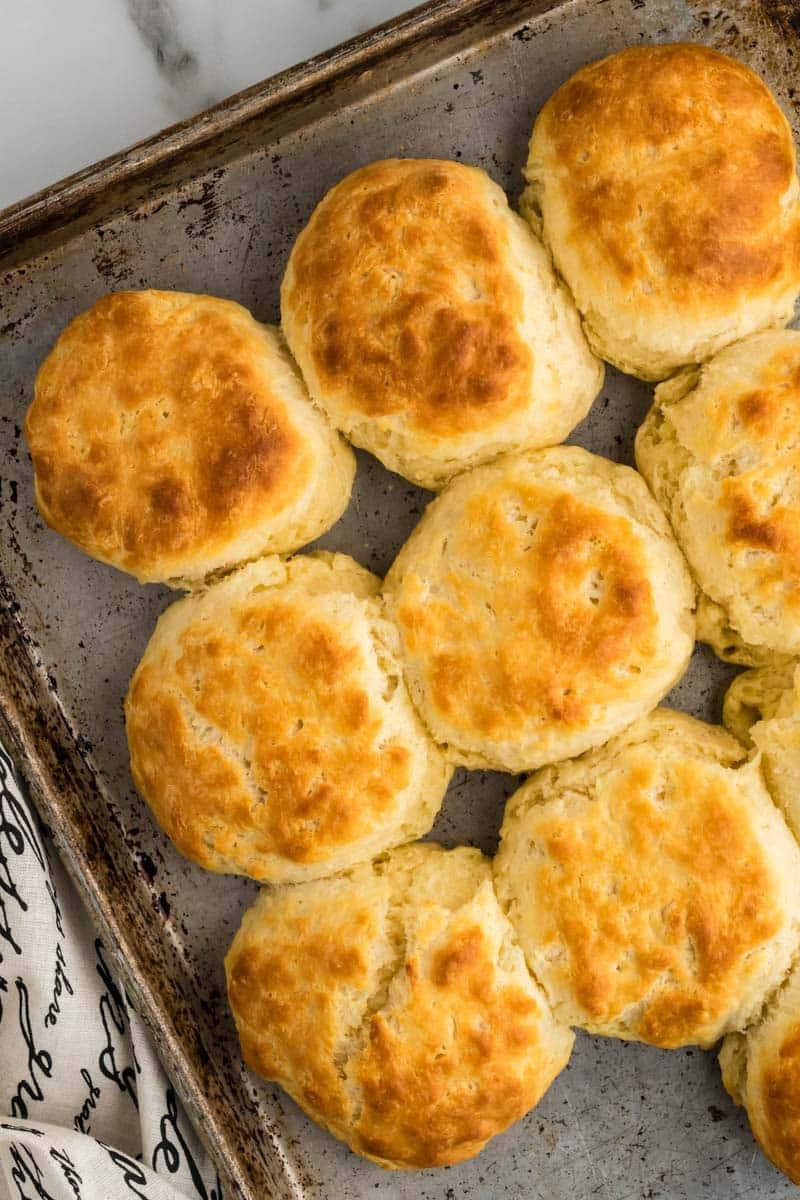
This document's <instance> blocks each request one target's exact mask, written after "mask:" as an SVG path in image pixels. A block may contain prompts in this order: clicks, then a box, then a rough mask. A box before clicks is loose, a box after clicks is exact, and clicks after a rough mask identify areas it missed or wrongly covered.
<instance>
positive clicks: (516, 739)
mask: <svg viewBox="0 0 800 1200" xmlns="http://www.w3.org/2000/svg"><path fill="white" fill-rule="evenodd" d="M385 595H386V599H387V604H388V607H389V611H390V613H391V615H392V616H393V618H394V619H395V621H396V622H397V624H398V626H399V629H400V634H401V641H402V648H403V655H404V661H405V666H406V673H407V678H408V682H409V688H410V691H411V696H412V699H413V700H414V702H415V703H416V704H417V706H418V708H419V711H420V712H421V714H422V716H423V719H424V721H425V723H426V725H427V726H428V728H429V729H430V731H431V733H432V734H433V736H434V737H435V738H436V739H437V740H438V741H439V742H441V743H446V744H447V746H448V753H449V754H450V755H451V756H452V757H453V758H454V759H455V760H457V761H459V762H462V763H464V764H465V765H467V766H490V767H496V768H499V769H501V770H507V771H524V770H530V769H533V768H535V767H539V766H542V765H543V764H544V763H547V762H555V761H557V760H559V759H562V758H568V757H570V756H572V755H574V754H579V753H581V751H583V750H585V749H587V748H588V747H589V746H595V745H599V744H601V743H602V742H604V741H606V740H607V739H608V738H609V737H611V736H612V735H613V734H615V733H618V732H619V731H620V729H623V728H624V727H625V726H626V725H629V724H630V723H631V722H632V721H634V720H636V719H637V718H638V717H640V716H642V715H643V714H644V713H646V712H648V711H649V710H650V709H651V708H653V706H654V705H655V704H657V703H658V701H659V700H660V699H661V697H662V696H664V695H665V693H666V692H667V691H669V689H670V688H671V687H672V685H673V684H674V683H675V682H676V681H677V679H678V678H679V677H680V675H681V674H682V673H683V671H684V669H685V667H686V664H687V662H688V660H689V656H690V654H691V652H692V648H693V646H694V618H693V614H692V605H693V602H694V592H693V588H692V586H691V582H690V579H689V575H688V572H687V570H686V567H685V564H684V562H683V559H682V557H681V555H680V553H679V551H678V549H677V547H676V546H675V543H674V541H673V539H672V535H671V534H670V531H669V526H668V525H667V522H666V520H665V519H664V517H663V514H662V513H661V512H660V510H659V508H658V506H657V505H656V504H655V502H654V501H653V499H652V497H651V496H650V494H649V492H648V491H647V488H646V486H645V484H644V482H643V480H642V479H641V478H640V477H639V476H638V475H637V474H636V472H635V471H632V470H630V469H629V468H627V467H621V466H618V465H617V464H615V463H611V462H608V461H607V460H606V459H603V458H599V457H597V456H595V455H592V454H588V453H587V452H586V451H585V450H581V449H579V448H578V447H575V446H563V447H557V448H554V449H550V450H540V451H532V452H529V453H527V454H518V455H507V456H505V457H503V458H501V459H499V460H498V461H497V462H496V463H493V464H491V465H489V466H485V467H481V468H478V469H477V470H475V471H472V472H470V473H469V474H467V475H462V476H461V477H460V478H458V479H456V480H454V481H453V482H452V483H451V484H450V486H449V487H448V488H447V490H446V491H445V492H443V493H442V495H441V496H440V497H439V498H438V499H437V500H435V501H434V502H433V503H432V504H431V505H430V506H429V507H428V509H427V511H426V513H425V515H424V516H423V518H422V520H421V522H420V524H419V525H418V526H417V529H416V530H415V531H414V533H413V534H412V535H411V537H410V539H409V540H408V542H407V543H406V544H405V546H404V547H403V549H402V550H401V551H400V554H399V555H398V558H397V560H396V561H395V563H394V565H393V567H392V568H391V570H390V572H389V574H388V576H387V578H386V584H385Z"/></svg>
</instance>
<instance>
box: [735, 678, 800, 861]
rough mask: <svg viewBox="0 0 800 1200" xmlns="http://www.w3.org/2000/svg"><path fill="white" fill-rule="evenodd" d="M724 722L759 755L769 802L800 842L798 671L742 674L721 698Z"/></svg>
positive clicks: (799, 712) (799, 690)
mask: <svg viewBox="0 0 800 1200" xmlns="http://www.w3.org/2000/svg"><path fill="white" fill-rule="evenodd" d="M723 720H724V722H725V725H726V726H727V728H728V729H730V731H731V733H733V734H734V735H735V736H736V737H738V738H739V740H740V741H741V742H743V743H744V745H746V746H749V747H752V748H753V749H754V750H755V751H756V752H757V753H758V755H759V758H760V761H761V766H762V769H763V771H764V778H765V780H766V783H767V788H768V789H769V793H770V795H771V796H772V799H773V800H774V801H775V803H776V804H777V805H778V808H780V810H781V812H782V813H783V815H784V816H785V817H786V820H787V822H788V823H789V827H790V829H792V831H793V832H794V834H795V837H797V838H798V840H800V667H798V664H797V662H796V661H792V662H788V663H783V664H781V665H779V666H772V667H762V668H760V669H758V670H754V671H745V672H743V674H741V675H738V676H737V677H736V679H734V681H733V683H732V684H731V686H730V687H729V688H728V692H727V694H726V696H725V704H724V707H723Z"/></svg>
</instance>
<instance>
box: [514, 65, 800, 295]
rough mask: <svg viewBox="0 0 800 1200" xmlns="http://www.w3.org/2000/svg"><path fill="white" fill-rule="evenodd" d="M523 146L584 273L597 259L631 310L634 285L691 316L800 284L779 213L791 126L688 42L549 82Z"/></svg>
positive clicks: (749, 82)
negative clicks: (532, 152) (542, 169)
mask: <svg viewBox="0 0 800 1200" xmlns="http://www.w3.org/2000/svg"><path fill="white" fill-rule="evenodd" d="M534 144H535V145H536V146H537V147H538V148H539V150H538V151H537V152H541V151H542V149H544V153H545V154H546V160H547V166H546V172H547V171H552V172H553V173H554V177H555V178H557V179H558V181H559V183H558V195H559V202H560V203H563V204H565V205H566V206H567V207H568V210H569V213H570V218H571V228H572V237H573V239H574V240H575V241H578V240H579V239H585V241H586V247H589V246H591V253H590V252H589V251H588V249H587V251H586V253H587V257H586V263H587V267H588V269H589V270H590V271H591V273H592V275H593V276H596V273H597V271H598V270H600V269H601V265H602V267H604V268H605V269H607V270H609V271H610V272H611V273H612V275H613V277H614V279H615V280H616V281H617V283H618V284H621V285H623V286H624V287H626V288H628V289H635V292H636V295H637V303H639V302H641V304H642V305H645V306H646V305H647V304H648V302H649V300H648V295H647V294H645V293H641V292H640V288H639V285H640V284H641V283H642V282H644V283H646V284H648V286H651V287H652V289H653V294H654V296H658V297H660V298H661V300H662V302H663V300H664V299H668V301H669V303H670V304H673V305H678V304H680V305H684V306H685V305H688V306H689V307H690V309H695V308H698V307H699V306H703V307H706V306H707V305H709V304H712V305H718V306H720V307H724V308H726V309H727V308H729V307H731V308H734V307H735V306H736V305H738V303H739V302H740V298H741V297H743V296H744V295H746V294H748V293H752V292H754V291H759V290H761V289H766V288H772V287H773V286H775V285H780V283H781V281H782V280H785V281H790V280H795V281H796V282H797V284H798V286H800V216H798V213H797V211H796V206H795V211H794V214H793V215H792V214H791V213H790V212H788V211H787V210H786V209H785V208H784V205H783V202H784V200H785V198H786V196H787V193H788V191H789V189H790V187H791V185H792V182H793V178H794V173H795V150H794V144H793V140H792V135H791V130H790V128H789V125H788V122H787V121H786V118H785V117H784V116H783V114H782V112H781V111H780V109H779V107H778V105H777V103H776V102H775V99H774V98H773V96H772V95H771V93H770V91H769V89H768V88H767V87H766V85H765V84H764V83H763V82H762V81H761V80H760V79H759V78H758V76H757V75H756V74H754V72H753V71H751V70H750V69H749V68H748V67H746V66H745V65H744V64H743V63H740V62H737V61H735V60H734V59H731V58H728V57H726V56H725V55H722V54H720V53H718V52H717V51H715V50H712V49H710V48H708V47H705V46H700V45H683V44H677V45H668V46H637V47H632V48H630V49H627V50H624V51H622V52H621V53H619V54H615V55H613V56H612V57H610V58H607V59H604V60H602V61H600V62H597V63H593V64H591V65H590V66H587V67H585V68H583V69H582V70H581V71H579V72H578V73H577V74H576V75H574V76H573V77H572V78H571V79H569V80H568V81H567V82H566V83H565V84H564V85H563V86H562V87H561V88H559V90H558V91H557V92H556V93H555V95H554V96H553V97H552V98H551V99H550V100H549V101H548V103H547V104H546V105H545V107H544V109H543V110H542V113H541V115H540V117H539V120H538V122H537V127H536V131H535V134H534ZM545 179H547V174H546V173H545ZM546 186H547V184H546ZM590 264H591V265H590Z"/></svg>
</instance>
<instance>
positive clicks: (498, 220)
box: [281, 159, 603, 489]
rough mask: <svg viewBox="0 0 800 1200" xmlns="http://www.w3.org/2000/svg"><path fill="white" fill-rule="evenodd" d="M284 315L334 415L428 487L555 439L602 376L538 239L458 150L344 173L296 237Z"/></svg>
mask: <svg viewBox="0 0 800 1200" xmlns="http://www.w3.org/2000/svg"><path fill="white" fill-rule="evenodd" d="M281 319H282V324H283V329H284V331H285V334H286V337H287V340H288V342H289V345H290V347H291V349H292V353H293V354H294V356H295V358H296V359H297V362H298V363H299V364H300V368H301V370H302V372H303V375H304V377H305V380H306V383H307V384H308V388H309V391H310V392H311V395H312V396H313V397H314V399H315V400H316V401H317V403H318V404H319V405H320V406H321V407H322V408H323V409H324V410H325V411H326V412H327V414H328V416H329V417H330V419H331V421H332V422H333V424H334V425H335V426H336V427H337V428H338V429H340V430H341V431H342V432H343V433H344V434H345V436H346V437H347V438H348V439H349V440H350V441H351V442H353V443H354V444H355V445H357V446H362V447H363V448H364V449H366V450H369V451H370V452H371V453H373V454H375V455H376V456H377V457H378V458H379V459H380V460H381V462H383V463H384V464H385V465H386V466H387V467H389V468H390V469H391V470H393V471H397V472H399V473H400V474H401V475H404V476H406V478H408V479H411V480H413V481H414V482H415V483H418V484H420V485H421V486H423V487H427V488H433V489H438V488H440V487H442V486H443V485H444V484H445V483H446V482H447V480H448V479H449V478H450V477H451V476H453V475H454V474H456V473H458V472H460V471H463V470H465V469H467V468H469V467H474V466H476V465H478V464H480V463H483V462H487V461H489V460H490V459H492V458H495V457H497V455H498V454H500V453H501V452H502V451H504V450H513V449H520V448H524V447H527V446H545V445H552V444H554V443H556V442H560V441H563V439H564V438H565V437H566V436H567V434H568V433H569V432H570V431H571V430H572V429H573V428H574V426H575V425H577V423H578V422H579V421H580V420H581V419H582V418H583V417H584V416H585V415H586V413H587V411H588V409H589V406H590V405H591V403H592V401H593V400H594V398H595V396H596V395H597V393H598V391H599V390H600V387H601V384H602V381H603V368H602V365H601V364H600V363H599V361H598V360H597V359H596V358H594V357H593V356H592V354H591V353H590V352H589V349H588V347H587V345H586V341H585V339H584V337H583V334H582V332H581V329H580V321H579V319H578V315H577V313H576V311H575V308H574V306H573V304H572V301H571V299H570V298H569V296H568V294H567V292H566V289H565V288H564V287H563V285H562V284H561V283H560V282H559V281H558V280H557V278H556V276H555V274H554V272H553V268H552V265H551V263H550V260H549V258H548V255H547V252H546V251H545V250H544V248H543V247H542V245H541V243H540V242H539V240H538V239H537V238H536V237H534V236H533V235H532V234H531V232H530V230H529V228H528V227H527V226H526V225H525V223H524V222H523V221H522V220H521V219H520V218H519V217H518V216H517V215H516V214H515V213H513V212H512V211H511V209H510V208H509V206H508V202H507V200H506V197H505V195H504V193H503V192H502V190H501V189H500V188H499V187H498V186H497V184H495V183H493V182H492V180H491V179H490V178H489V176H488V175H487V174H486V173H485V172H484V171H481V170H479V169H478V168H476V167H469V166H465V165H463V164H461V163H454V162H442V161H437V160H427V159H423V160H415V159H390V160H388V161H386V162H377V163H372V164H370V165H369V166H367V167H363V168H361V170H359V171H356V172H354V173H353V174H352V175H348V176H347V178H346V179H344V180H342V182H341V183H339V184H338V185H337V186H336V187H335V188H333V189H332V191H330V192H329V193H328V194H327V196H325V198H324V199H323V200H322V201H321V203H320V204H319V206H318V207H317V209H316V211H315V212H314V214H313V216H312V217H311V220H310V221H309V223H308V225H307V226H306V228H305V229H304V230H303V231H302V233H301V234H300V236H299V237H298V239H297V242H296V243H295V246H294V249H293V251H292V254H291V257H290V260H289V264H288V267H287V271H286V275H285V278H284V280H283V286H282V289H281Z"/></svg>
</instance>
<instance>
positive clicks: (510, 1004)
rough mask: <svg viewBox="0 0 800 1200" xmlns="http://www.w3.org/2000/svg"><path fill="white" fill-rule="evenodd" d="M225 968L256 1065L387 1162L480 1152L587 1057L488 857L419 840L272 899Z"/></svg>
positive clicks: (248, 1055) (357, 1146)
mask: <svg viewBox="0 0 800 1200" xmlns="http://www.w3.org/2000/svg"><path fill="white" fill-rule="evenodd" d="M225 966H226V973H227V980H228V994H229V998H230V1003H231V1008H232V1011H233V1014H234V1017H235V1019H236V1024H237V1028H238V1031H239V1037H240V1040H241V1043H242V1050H243V1053H244V1056H245V1060H246V1061H247V1063H248V1065H249V1066H250V1067H251V1068H252V1069H253V1070H254V1071H257V1072H258V1073H259V1074H261V1075H263V1076H265V1077H266V1078H267V1079H271V1080H274V1081H275V1082H277V1083H279V1084H280V1085H281V1086H282V1087H283V1088H284V1089H285V1090H286V1091H287V1092H288V1093H289V1094H290V1095H291V1096H292V1097H293V1099H295V1100H296V1101H297V1103H298V1104H300V1105H301V1107H302V1108H303V1109H305V1111H306V1112H307V1113H308V1114H309V1116H311V1117H312V1118H313V1119H314V1120H316V1121H318V1122H319V1123H320V1124H322V1125H324V1126H326V1127H327V1128H328V1129H329V1130H330V1131H331V1132H332V1133H333V1134H334V1135H335V1136H336V1137H338V1138H341V1139H342V1140H343V1141H345V1142H347V1144H348V1145H349V1146H350V1147H351V1148H352V1149H353V1150H355V1151H356V1152H357V1153H359V1154H362V1155H364V1156H365V1157H367V1158H370V1159H372V1160H373V1161H375V1162H377V1163H379V1164H380V1165H381V1166H383V1167H406V1168H421V1167H433V1166H443V1165H446V1164H448V1163H456V1162H460V1161H461V1160H463V1159H465V1158H469V1157H471V1156H472V1155H474V1154H477V1153H478V1152H479V1151H480V1150H481V1149H482V1148H483V1146H484V1145H485V1143H486V1142H487V1141H488V1139H489V1138H491V1137H493V1136H494V1135H495V1134H497V1133H500V1132H501V1131H502V1130H503V1129H505V1128H507V1126H508V1125H510V1124H512V1123H513V1122H514V1121H516V1120H518V1119H519V1118H520V1117H522V1116H523V1115H524V1114H525V1113H526V1112H527V1111H528V1110H529V1109H531V1108H532V1107H533V1106H534V1105H535V1104H536V1103H537V1102H538V1100H539V1099H540V1097H541V1096H542V1095H543V1094H544V1092H545V1091H546V1089H547V1088H548V1087H549V1085H550V1083H551V1082H552V1080H553V1079H554V1078H555V1076H556V1075H557V1074H558V1073H559V1071H560V1070H561V1069H562V1068H563V1067H564V1066H565V1065H566V1063H567V1060H568V1058H569V1055H570V1052H571V1050H572V1044H573V1041H574V1037H573V1034H572V1033H571V1031H570V1030H569V1029H567V1028H566V1027H564V1026H561V1025H558V1024H557V1023H556V1022H554V1020H553V1018H552V1016H551V1014H550V1011H549V1009H548V1006H547V1003H546V1001H545V999H544V997H543V995H542V992H541V991H540V989H539V988H538V987H537V986H536V984H535V983H534V981H533V980H532V979H531V978H530V976H529V975H528V972H527V969H526V967H525V961H524V958H523V955H522V953H521V951H520V949H519V947H518V945H517V943H516V941H515V938H514V935H513V932H512V929H511V926H510V925H509V923H508V921H507V920H506V918H505V917H504V916H503V914H502V912H501V911H500V907H499V905H498V903H497V898H496V896H495V894H494V891H493V889H492V883H491V868H490V864H489V862H488V860H487V859H485V858H484V857H483V856H482V855H481V854H480V852H479V851H477V850H472V849H467V848H464V847H462V848H459V849H457V850H451V851H444V850H442V849H441V848H440V847H438V846H435V845H432V844H417V845H414V846H407V847H403V848H401V849H399V850H396V851H393V852H392V853H391V854H390V855H387V856H386V857H385V858H383V859H378V860H377V861H376V862H373V863H370V864H367V865H364V866H360V867H357V868H355V869H353V870H352V871H350V872H349V873H348V874H346V875H338V876H335V877H333V878H328V879H321V880H317V881H314V882H311V883H305V884H300V885H294V886H288V887H283V888H277V889H270V890H264V891H263V892H262V893H261V895H260V897H259V899H258V900H257V901H256V903H255V905H254V906H253V907H252V908H251V909H250V910H249V912H248V913H246V914H245V917H244V920H243V922H242V926H241V928H240V930H239V932H238V933H237V935H236V938H235V940H234V943H233V945H232V947H231V950H230V952H229V953H228V956H227V958H226V962H225ZM298 996H302V999H303V1002H302V1004H298V1003H297V997H298Z"/></svg>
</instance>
